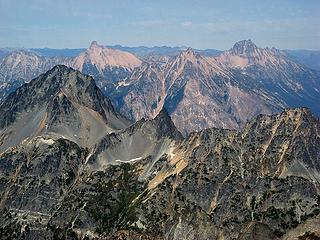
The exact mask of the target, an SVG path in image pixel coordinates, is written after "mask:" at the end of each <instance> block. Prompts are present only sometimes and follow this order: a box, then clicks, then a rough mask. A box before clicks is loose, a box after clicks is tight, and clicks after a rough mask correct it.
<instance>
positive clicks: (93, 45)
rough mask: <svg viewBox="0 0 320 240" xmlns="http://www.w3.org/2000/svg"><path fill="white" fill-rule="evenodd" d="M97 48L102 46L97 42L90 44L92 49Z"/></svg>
mask: <svg viewBox="0 0 320 240" xmlns="http://www.w3.org/2000/svg"><path fill="white" fill-rule="evenodd" d="M96 47H100V45H99V44H98V42H97V41H92V42H91V44H90V48H96Z"/></svg>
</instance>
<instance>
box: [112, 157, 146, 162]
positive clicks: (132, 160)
mask: <svg viewBox="0 0 320 240" xmlns="http://www.w3.org/2000/svg"><path fill="white" fill-rule="evenodd" d="M141 159H142V157H138V158H133V159H130V160H126V161H123V160H120V159H117V160H115V161H116V162H124V163H128V162H135V161H138V160H141Z"/></svg>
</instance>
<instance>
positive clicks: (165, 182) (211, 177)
mask: <svg viewBox="0 0 320 240" xmlns="http://www.w3.org/2000/svg"><path fill="white" fill-rule="evenodd" d="M319 133H320V122H319V120H318V119H317V118H315V117H314V116H313V115H312V114H311V112H310V111H309V110H308V109H304V108H302V109H287V110H285V111H284V112H283V113H281V114H278V115H271V116H268V115H259V116H257V117H256V118H255V119H253V120H252V121H250V122H249V123H248V124H247V125H246V126H245V128H244V129H243V130H242V131H241V132H238V131H235V130H225V129H217V128H212V129H207V130H204V131H201V132H199V133H192V134H191V135H190V136H188V137H187V138H185V139H183V138H182V136H181V134H180V133H179V132H178V131H177V130H176V128H175V127H174V125H173V123H172V121H171V119H170V117H169V115H168V113H167V111H165V110H163V111H161V112H160V113H159V115H158V116H157V117H156V118H154V119H153V120H141V121H139V122H137V123H135V124H133V125H132V126H130V127H129V128H127V129H124V130H122V131H119V132H115V133H111V134H107V135H106V136H105V137H104V138H103V139H102V140H101V141H100V142H99V143H98V144H97V145H96V146H95V147H93V148H91V149H89V151H88V150H85V149H84V148H82V147H79V146H77V145H76V144H75V143H72V142H70V141H69V140H66V139H50V138H46V137H37V138H34V139H33V140H32V141H25V142H23V143H21V144H20V145H19V146H18V147H17V148H14V149H10V150H8V151H6V152H5V153H2V154H1V159H0V163H2V166H1V169H2V171H3V172H2V173H3V174H1V184H2V185H1V186H2V187H1V190H2V193H1V194H2V195H1V196H2V197H1V199H3V200H2V201H1V206H2V208H1V211H2V215H3V216H4V218H3V219H4V220H2V222H0V223H1V227H0V231H1V233H2V236H6V237H7V239H10V238H18V237H19V236H24V237H26V238H29V239H32V238H38V239H44V238H45V237H46V238H47V239H57V238H67V239H69V238H72V239H103V238H107V239H190V240H191V239H280V238H283V239H290V238H288V237H287V236H301V237H306V238H305V239H308V238H307V237H310V236H317V235H316V234H318V233H317V232H316V230H315V228H312V226H315V225H314V224H315V221H316V219H317V218H318V216H319V213H320V206H319V204H320V202H319V199H320V195H319V191H320V184H319V180H320V179H319V176H320V175H319V171H320V168H319V161H320V148H319V146H320V139H319ZM33 178H34V179H35V180H33V181H38V182H40V183H42V182H43V181H42V179H44V182H43V184H40V183H39V184H34V183H32V185H31V182H32V181H31V180H32V179H33ZM30 181H31V182H30ZM28 184H29V185H28ZM27 186H29V187H31V186H36V187H33V188H32V189H29V188H28V187H27ZM49 186H50V188H49ZM44 194H46V197H43V195H44ZM21 196H24V197H23V198H22V197H21ZM53 198H54V199H53ZM30 199H32V201H31V200H30ZM35 203H37V204H36V206H35V205H34V204H35ZM39 203H41V204H39ZM303 226H309V227H308V228H305V229H306V230H305V231H303ZM294 229H296V231H294ZM307 229H309V230H307ZM312 229H313V230H312ZM44 236H45V237H44ZM299 239H300V238H299ZM301 239H303V238H301Z"/></svg>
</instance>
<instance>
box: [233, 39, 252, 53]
mask: <svg viewBox="0 0 320 240" xmlns="http://www.w3.org/2000/svg"><path fill="white" fill-rule="evenodd" d="M257 49H258V47H257V45H255V44H254V43H253V42H252V41H251V39H248V40H242V41H239V42H236V43H235V44H234V45H233V47H232V49H231V50H232V52H233V53H234V54H237V55H238V54H250V53H252V52H255V51H256V50H257Z"/></svg>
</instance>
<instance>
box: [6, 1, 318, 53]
mask: <svg viewBox="0 0 320 240" xmlns="http://www.w3.org/2000/svg"><path fill="white" fill-rule="evenodd" d="M249 38H250V39H252V40H253V41H254V42H255V43H256V44H257V45H259V46H263V47H264V46H270V47H271V46H274V47H277V48H281V49H283V48H291V49H297V48H304V49H320V0H299V1H298V0H221V1H217V0H216V1H214V0H176V1H175V0H157V1H153V0H114V1H107V0H104V1H103V0H74V1H71V0H51V1H49V0H0V47H28V48H29V47H51V48H66V47H68V48H78V47H87V46H88V45H89V44H90V42H91V41H92V40H97V41H98V42H99V43H101V44H106V45H112V44H122V45H129V46H140V45H146V46H154V45H168V46H177V45H178V46H181V45H185V46H191V47H195V48H217V49H229V48H230V47H231V46H232V45H233V43H234V42H236V41H238V40H242V39H249Z"/></svg>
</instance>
